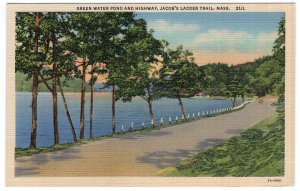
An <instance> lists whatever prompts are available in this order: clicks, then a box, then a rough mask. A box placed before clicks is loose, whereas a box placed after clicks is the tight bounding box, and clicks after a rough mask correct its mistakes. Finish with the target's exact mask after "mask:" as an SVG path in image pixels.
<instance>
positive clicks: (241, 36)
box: [195, 29, 252, 43]
mask: <svg viewBox="0 0 300 191" xmlns="http://www.w3.org/2000/svg"><path fill="white" fill-rule="evenodd" d="M249 38H252V37H251V35H249V34H248V33H247V32H239V31H237V32H233V31H230V30H228V29H222V30H217V29H211V30H208V31H207V32H206V33H202V34H199V35H197V36H196V39H195V40H196V42H198V43H205V42H218V41H219V42H224V41H228V40H229V41H231V42H232V41H241V40H245V39H249Z"/></svg>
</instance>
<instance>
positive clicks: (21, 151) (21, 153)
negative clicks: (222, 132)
mask: <svg viewBox="0 0 300 191" xmlns="http://www.w3.org/2000/svg"><path fill="white" fill-rule="evenodd" d="M247 104H249V103H246V104H244V106H243V107H241V108H238V109H236V110H230V111H226V112H222V113H215V114H207V115H206V116H202V117H195V118H191V119H190V120H187V121H184V120H178V121H177V122H176V123H175V122H173V123H171V124H168V123H167V124H163V125H159V124H158V125H157V126H156V127H155V128H151V127H145V128H136V129H132V130H129V131H126V132H117V133H115V134H114V136H112V135H103V136H98V137H95V138H92V139H84V140H80V141H78V142H76V143H74V142H68V143H64V144H59V145H56V146H49V147H39V148H36V149H33V148H15V158H19V157H25V156H31V155H33V154H39V153H47V152H52V151H58V150H63V149H66V148H70V147H74V146H79V145H81V144H86V143H90V142H93V141H99V140H103V139H106V138H110V137H117V136H123V135H130V134H141V133H145V132H149V131H153V130H160V129H162V128H167V127H172V126H176V125H179V124H184V123H190V122H193V121H197V120H201V119H203V118H207V117H216V116H218V115H221V114H226V113H231V112H234V111H238V110H240V109H243V108H244V107H245V106H246V105H247Z"/></svg>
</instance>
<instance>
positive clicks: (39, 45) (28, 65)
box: [15, 12, 49, 148]
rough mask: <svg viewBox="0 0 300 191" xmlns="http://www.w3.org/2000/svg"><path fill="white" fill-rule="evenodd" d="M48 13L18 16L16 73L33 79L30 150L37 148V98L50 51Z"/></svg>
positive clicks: (18, 14)
mask: <svg viewBox="0 0 300 191" xmlns="http://www.w3.org/2000/svg"><path fill="white" fill-rule="evenodd" d="M46 16H47V13H40V12H35V13H32V12H30V13H22V12H19V13H17V15H16V64H15V69H16V70H15V71H16V72H18V71H20V72H23V73H25V74H27V78H28V79H30V78H32V103H31V108H32V128H31V137H30V145H29V147H30V148H36V135H37V128H38V127H37V97H38V86H39V83H41V81H40V80H39V72H40V70H41V69H42V68H43V65H44V64H45V63H46V55H47V53H48V50H49V38H48V36H43V34H42V31H43V30H44V26H45V25H43V20H44V18H45V17H46Z"/></svg>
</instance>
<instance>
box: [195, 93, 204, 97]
mask: <svg viewBox="0 0 300 191" xmlns="http://www.w3.org/2000/svg"><path fill="white" fill-rule="evenodd" d="M195 96H200V97H203V96H204V94H203V93H202V92H198V93H196V94H195Z"/></svg>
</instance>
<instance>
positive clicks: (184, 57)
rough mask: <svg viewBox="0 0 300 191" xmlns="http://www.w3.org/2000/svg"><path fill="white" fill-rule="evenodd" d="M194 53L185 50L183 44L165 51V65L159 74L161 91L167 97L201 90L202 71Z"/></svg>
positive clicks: (188, 94) (181, 95)
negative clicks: (196, 62)
mask: <svg viewBox="0 0 300 191" xmlns="http://www.w3.org/2000/svg"><path fill="white" fill-rule="evenodd" d="M192 55H193V53H191V52H189V51H188V50H183V47H182V46H179V47H178V48H177V49H176V50H172V49H168V50H167V51H165V52H164V55H163V66H162V68H161V69H160V70H159V74H160V79H161V85H160V86H161V91H162V92H164V93H165V96H166V97H169V98H178V97H183V96H184V97H186V96H193V95H194V94H195V93H196V92H197V91H199V89H200V88H199V87H200V85H199V79H200V71H199V69H198V66H197V65H196V64H195V63H194V58H193V57H192Z"/></svg>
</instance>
